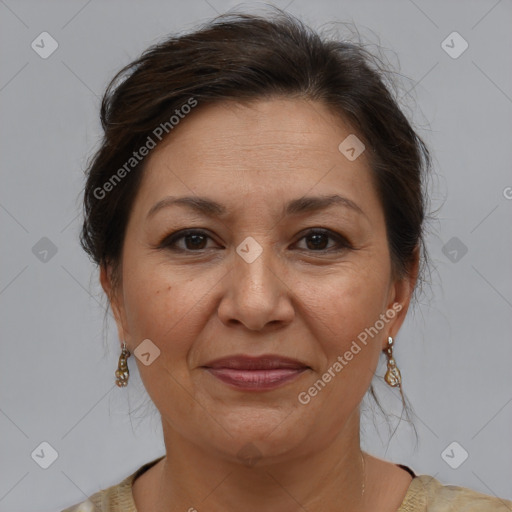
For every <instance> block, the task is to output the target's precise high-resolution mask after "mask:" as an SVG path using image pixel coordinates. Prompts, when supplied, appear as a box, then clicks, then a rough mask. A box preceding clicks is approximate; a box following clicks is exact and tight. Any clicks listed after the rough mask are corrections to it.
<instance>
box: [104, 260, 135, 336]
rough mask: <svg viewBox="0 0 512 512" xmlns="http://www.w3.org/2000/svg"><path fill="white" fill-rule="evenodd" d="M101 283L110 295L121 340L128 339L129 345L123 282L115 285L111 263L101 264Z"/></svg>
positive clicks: (108, 295) (110, 302)
mask: <svg viewBox="0 0 512 512" xmlns="http://www.w3.org/2000/svg"><path fill="white" fill-rule="evenodd" d="M100 283H101V287H102V288H103V291H104V292H105V294H106V295H107V297H108V300H109V304H110V307H111V309H112V313H113V314H114V318H115V321H116V325H117V333H118V336H119V340H121V341H126V344H127V345H129V342H128V338H129V333H128V330H127V326H128V324H127V322H126V313H125V308H124V300H123V286H122V283H119V285H118V286H117V287H115V286H114V281H113V279H112V266H111V265H101V266H100Z"/></svg>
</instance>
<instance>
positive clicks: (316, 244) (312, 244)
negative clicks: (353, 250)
mask: <svg viewBox="0 0 512 512" xmlns="http://www.w3.org/2000/svg"><path fill="white" fill-rule="evenodd" d="M329 239H330V240H334V242H335V243H334V245H331V246H329V245H328V244H329ZM300 240H307V242H306V249H308V250H310V251H318V252H320V251H329V250H336V248H338V249H346V248H349V247H350V244H349V243H348V242H347V241H346V240H345V239H344V238H343V237H342V236H341V235H338V234H337V233H333V232H331V231H327V230H318V229H317V230H313V231H310V232H309V233H307V234H306V235H305V236H303V237H302V238H301V239H300ZM333 247H334V249H333Z"/></svg>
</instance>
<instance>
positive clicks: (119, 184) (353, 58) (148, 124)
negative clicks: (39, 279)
mask: <svg viewBox="0 0 512 512" xmlns="http://www.w3.org/2000/svg"><path fill="white" fill-rule="evenodd" d="M386 72H387V70H386V69H385V66H383V65H382V62H381V61H380V60H379V59H378V58H377V57H376V56H374V55H372V54H371V53H370V52H369V51H367V50H366V49H365V48H364V47H363V45H362V44H358V43H354V42H349V41H346V40H338V39H332V38H328V37H321V36H320V35H319V34H318V33H317V32H315V31H314V30H312V29H311V28H309V27H308V26H306V25H305V24H304V23H302V22H301V21H300V20H298V19H297V18H295V17H293V16H292V15H289V14H287V13H285V12H283V11H281V10H279V9H276V10H275V11H274V12H273V13H271V14H269V15H266V16H259V15H253V14H244V13H228V14H224V15H220V16H218V17H217V18H215V19H213V20H212V21H210V22H208V23H207V24H205V25H203V26H201V27H200V28H198V29H197V30H195V31H193V32H191V33H186V34H183V35H179V36H171V37H167V38H166V39H164V40H163V41H161V42H159V43H157V44H155V45H153V46H151V47H149V48H148V49H147V50H146V51H144V52H143V53H142V54H141V56H140V57H139V58H137V59H136V60H134V61H133V62H131V63H129V64H128V65H126V66H125V67H124V68H122V69H121V70H120V71H119V72H118V73H117V74H116V75H115V77H114V78H113V79H112V81H111V82H110V84H109V85H108V87H107V89H106V91H105V94H104V96H103V99H102V104H101V112H100V116H101V124H102V128H103V131H104V136H103V140H102V142H101V145H100V147H99V149H98V150H97V152H96V153H95V155H94V156H93V159H92V161H91V162H90V164H89V166H88V169H87V171H86V174H87V180H86V185H85V191H84V222H83V226H82V232H81V236H80V242H81V245H82V247H83V248H84V250H85V251H86V252H87V253H88V254H89V256H90V257H91V258H92V260H93V261H94V262H95V263H96V264H98V265H101V266H110V267H111V269H112V276H111V277H112V284H113V287H114V288H115V287H116V286H117V284H118V283H119V282H120V272H119V269H120V264H121V261H122V247H123V240H124V236H125V231H126V226H127V223H128V219H129V215H130V212H131V209H132V206H133V203H134V200H135V197H136V195H137V191H138V189H139V185H140V183H141V178H142V175H143V169H144V163H145V159H141V161H140V162H137V163H136V165H133V166H132V167H133V169H132V170H130V171H129V172H124V173H122V179H119V180H117V181H116V183H113V186H110V187H108V193H105V191H106V190H107V187H106V186H105V184H106V183H107V182H110V183H112V178H113V176H114V174H115V170H119V171H120V170H121V169H122V168H123V166H124V169H125V170H126V162H128V161H130V159H131V158H133V153H134V151H137V150H138V149H139V148H140V147H142V146H143V145H145V144H146V143H147V140H148V137H151V136H152V134H153V135H154V130H155V128H156V127H158V126H168V125H169V119H170V117H171V116H172V115H173V114H174V113H178V112H176V111H179V112H181V109H182V108H183V106H184V105H186V104H191V103H190V102H191V99H193V100H194V101H197V104H198V105H199V106H198V107H196V109H198V108H201V105H207V104H212V103H217V102H223V101H238V102H249V101H253V100H260V99H271V98H276V97H285V98H296V99H305V100H309V101H313V102H320V103H322V104H324V105H325V106H327V108H328V109H329V110H330V111H331V112H332V113H333V114H334V115H335V116H339V118H340V119H341V120H343V121H344V122H345V123H347V124H348V126H350V127H351V129H353V130H354V132H355V133H356V134H357V137H358V138H359V139H361V140H362V142H363V143H364V144H365V147H366V150H365V155H366V156H367V158H368V162H369V165H370V168H371V171H372V179H373V182H374V184H375V187H376V191H377V193H378V197H379V199H380V201H381V204H382V208H383V211H384V216H385V222H386V230H387V238H388V244H389V250H390V257H391V263H392V272H393V274H394V275H395V276H397V277H400V278H401V277H406V276H408V275H411V272H413V269H414V263H415V262H416V261H417V260H418V259H419V265H420V267H419V271H418V276H417V283H418V284H421V282H422V280H423V274H424V269H425V264H426V261H427V252H426V248H425V243H424V220H425V201H426V195H425V191H424V186H423V185H424V183H425V178H426V173H427V171H428V170H429V168H430V165H431V163H430V156H429V152H428V149H427V147H426V145H425V144H424V143H423V141H422V140H421V138H420V137H419V136H418V135H417V134H416V133H415V131H414V130H413V128H412V127H411V124H410V123H409V122H408V120H407V119H406V117H405V115H404V114H403V113H402V111H401V109H400V107H399V106H398V102H397V100H395V99H394V98H393V96H392V94H391V92H390V90H389V89H388V87H386V85H385V77H386ZM192 115H193V114H192ZM178 122H179V121H178ZM166 123H167V124H166ZM166 132H170V130H166ZM169 136H172V133H171V134H170V135H169ZM119 171H118V177H120V176H121V175H120V174H119ZM99 190H103V191H104V192H102V193H101V194H99V193H98V191H99ZM99 196H101V197H99ZM417 288H418V285H417V286H416V287H415V291H414V293H415V294H416V290H417ZM400 391H401V388H400ZM370 393H371V394H372V396H373V398H374V399H375V400H376V402H377V404H378V405H379V407H380V404H379V402H378V399H377V397H376V396H375V393H374V389H373V385H372V386H371V388H370ZM402 402H403V404H404V406H405V409H406V412H407V404H405V402H404V397H403V394H402ZM381 410H382V407H381Z"/></svg>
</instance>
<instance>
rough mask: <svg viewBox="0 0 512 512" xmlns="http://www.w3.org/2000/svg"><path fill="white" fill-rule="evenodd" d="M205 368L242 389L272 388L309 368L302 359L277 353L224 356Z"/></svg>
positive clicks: (223, 380) (260, 389) (224, 381)
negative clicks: (256, 355)
mask: <svg viewBox="0 0 512 512" xmlns="http://www.w3.org/2000/svg"><path fill="white" fill-rule="evenodd" d="M203 368H205V369H206V370H207V371H208V373H210V374H211V375H212V376H213V377H215V378H216V379H218V380H220V381H222V382H223V383H224V384H228V385H230V386H231V387H232V388H238V389H239V390H243V391H269V390H272V389H275V388H277V387H280V386H282V385H284V384H285V383H287V382H289V381H291V380H293V379H295V378H297V377H298V376H299V375H301V374H302V373H303V372H305V371H306V370H308V369H310V367H309V366H307V365H306V364H304V363H302V362H300V361H297V360H295V359H290V358H287V357H282V356H275V355H264V356H259V357H251V356H232V357H225V358H222V359H216V360H215V361H211V362H210V363H208V364H207V365H205V366H204V367H203Z"/></svg>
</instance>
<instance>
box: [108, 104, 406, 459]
mask: <svg viewBox="0 0 512 512" xmlns="http://www.w3.org/2000/svg"><path fill="white" fill-rule="evenodd" d="M351 133H352V132H351V130H350V129H349V128H348V126H346V125H344V124H343V123H342V122H341V121H340V120H339V119H338V118H334V117H332V115H331V114H330V113H329V110H328V109H327V108H326V107H324V106H323V105H322V104H320V103H311V102H307V101H304V100H291V99H272V100H262V101H258V102H254V103H251V104H243V105H241V104H236V103H227V102H226V103H222V104H217V105H210V106H204V107H201V106H199V107H197V109H196V110H195V111H193V112H192V113H191V114H190V115H189V116H188V117H186V118H185V119H184V120H182V121H181V123H180V124H179V125H178V126H176V127H175V128H174V129H173V131H172V133H171V135H170V137H168V139H167V140H164V142H163V143H162V145H160V146H158V147H157V148H156V149H154V150H153V151H152V152H151V153H150V154H149V156H148V158H147V163H146V169H145V174H144V178H143V180H142V184H141V188H140V189H139V192H138V195H137V197H136V200H135V202H134V205H133V209H132V211H131V215H130V219H129V223H128V226H127V230H126V237H125V242H124V247H123V259H122V267H121V272H122V283H121V285H120V287H119V288H118V289H116V290H114V292H115V294H114V299H113V302H112V305H113V308H114V313H115V316H116V321H117V324H118V329H119V336H120V338H121V339H122V340H125V341H126V343H127V345H128V348H129V350H130V351H131V352H132V353H133V352H134V350H135V351H136V349H137V347H138V346H139V345H140V344H141V343H142V342H143V340H150V342H148V341H145V345H140V347H141V348H139V350H141V351H142V352H144V353H149V354H150V355H149V356H148V355H145V356H142V357H139V356H140V354H138V352H137V351H136V355H137V357H135V358H134V359H135V360H136V361H137V366H138V368H139V371H140V374H141V377H142V380H143V382H144V385H145V387H146V389H147V391H148V393H149V395H150V397H151V399H152V400H153V402H154V403H155V405H156V407H157V408H158V410H159V411H160V413H161V416H162V420H163V425H164V433H165V434H166V435H167V436H171V437H172V436H176V438H180V439H186V440H188V441H189V442H191V443H194V444H195V445H197V446H198V447H199V448H200V449H201V450H203V451H204V450H207V451H209V452H210V453H216V454H221V455H222V456H224V457H227V458H228V459H229V458H233V460H235V458H236V457H237V454H239V452H240V450H242V452H243V450H244V449H247V446H251V445H250V444H252V445H254V446H255V447H256V450H257V451H258V453H259V454H261V455H262V456H265V455H267V454H272V457H274V458H276V457H277V458H279V457H286V456H290V455H299V454H305V453H307V452H309V451H312V450H314V451H318V449H320V448H321V447H322V446H328V445H329V444H330V443H331V442H332V441H333V439H334V438H335V437H336V436H337V435H338V434H339V433H340V431H341V430H342V429H347V428H348V429H349V430H345V431H346V432H351V430H350V429H354V430H355V429H356V427H357V428H358V415H357V414H352V413H354V412H356V413H357V408H358V404H359V402H360V400H361V399H362V397H363V396H364V394H365V392H366V391H367V389H368V387H369V385H370V382H371V379H372V376H373V374H374V371H375V368H376V365H377V362H378V358H379V354H380V352H381V350H382V349H383V347H384V346H385V344H386V342H387V336H388V335H391V336H394V335H395V334H396V333H397V331H398V329H399V327H400V325H401V323H402V321H403V319H404V316H405V313H406V310H407V306H408V302H409V298H410V294H411V292H412V285H413V282H412V280H400V281H399V280H393V279H392V272H391V262H390V253H389V250H388V242H387V238H386V228H385V221H384V213H383V210H382V207H381V204H380V203H379V200H378V197H377V194H376V191H375V188H374V185H373V183H372V180H371V174H370V169H369V167H368V162H367V159H366V155H365V153H364V152H363V153H362V154H361V155H360V156H359V157H357V158H355V159H354V158H353V156H354V155H357V152H355V151H351V150H350V144H349V147H348V149H347V148H346V147H345V145H346V144H348V142H350V141H351V140H352V139H348V142H346V143H345V145H342V149H343V148H344V153H342V152H341V150H340V149H339V146H340V143H342V141H344V140H345V139H346V138H347V137H348V136H349V135H350V134H351ZM352 142H353V140H352ZM355 149H356V150H357V149H359V147H356V148H355ZM347 156H349V157H350V158H347ZM171 196H172V197H173V198H175V199H176V198H178V199H179V198H183V197H189V198H192V199H193V200H194V201H195V202H194V203H193V202H192V201H182V202H175V203H173V204H171V203H170V201H167V203H160V202H161V201H162V200H166V199H167V200H168V199H169V198H170V197H171ZM332 196H337V197H338V198H339V199H338V200H332V201H328V202H327V201H324V199H325V198H329V197H332ZM206 201H208V202H212V203H213V202H215V203H216V205H211V204H210V203H207V202H206ZM158 204H160V207H157V208H156V209H155V205H158ZM217 205H218V206H217ZM182 230H193V231H194V232H195V233H192V234H191V235H190V234H189V235H188V236H184V237H183V236H181V237H180V235H178V236H177V237H176V238H175V239H173V240H171V238H170V235H171V234H172V233H175V232H177V231H182ZM182 234H183V233H182ZM101 281H102V285H103V286H104V289H105V290H106V291H107V292H108V291H110V281H109V273H108V272H107V271H106V269H104V268H103V269H102V272H101ZM399 310H400V311H399ZM365 334H366V336H365ZM363 340H364V341H363ZM358 348H359V350H358ZM158 351H159V352H158ZM350 354H352V357H350ZM262 355H271V356H280V357H285V358H290V359H293V360H296V361H298V362H299V363H300V364H301V366H302V369H301V370H299V371H297V370H290V369H288V370H283V369H281V370H274V371H273V372H270V373H267V374H266V375H267V376H268V375H273V376H274V377H276V378H277V379H278V378H279V376H283V375H286V376H287V378H288V380H286V379H285V380H281V381H280V380H279V379H278V380H277V382H276V383H274V385H273V387H272V386H270V387H267V388H265V387H263V386H262V387H257V383H254V382H253V381H254V380H258V379H257V378H256V377H254V378H251V377H250V376H248V375H256V373H252V374H250V373H248V372H247V371H246V372H241V371H239V370H233V369H231V370H224V371H222V370H220V371H219V370H217V371H216V372H214V371H212V369H211V368H208V365H209V363H211V362H212V361H214V360H216V359H219V358H224V357H231V356H252V357H258V356H262ZM141 359H142V360H141ZM342 361H343V362H342ZM147 363H149V364H147ZM336 363H338V364H336ZM340 366H341V368H340ZM304 368H305V369H304ZM249 372H250V371H249ZM258 374H259V375H262V373H261V371H260V372H258ZM324 374H325V375H324ZM221 375H224V376H226V375H227V376H228V378H232V379H235V381H236V382H238V384H236V383H233V382H235V381H227V380H222V379H221V378H220V376H221ZM326 375H327V376H326ZM322 376H323V377H322ZM329 376H330V378H329ZM236 379H240V380H239V381H238V380H236ZM247 379H248V380H249V383H247ZM319 381H321V382H319ZM259 382H260V384H261V381H259ZM265 382H266V381H265ZM315 383H316V384H315ZM267 384H268V383H267ZM315 390H316V392H315ZM352 433H354V432H352ZM238 457H240V455H238Z"/></svg>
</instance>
